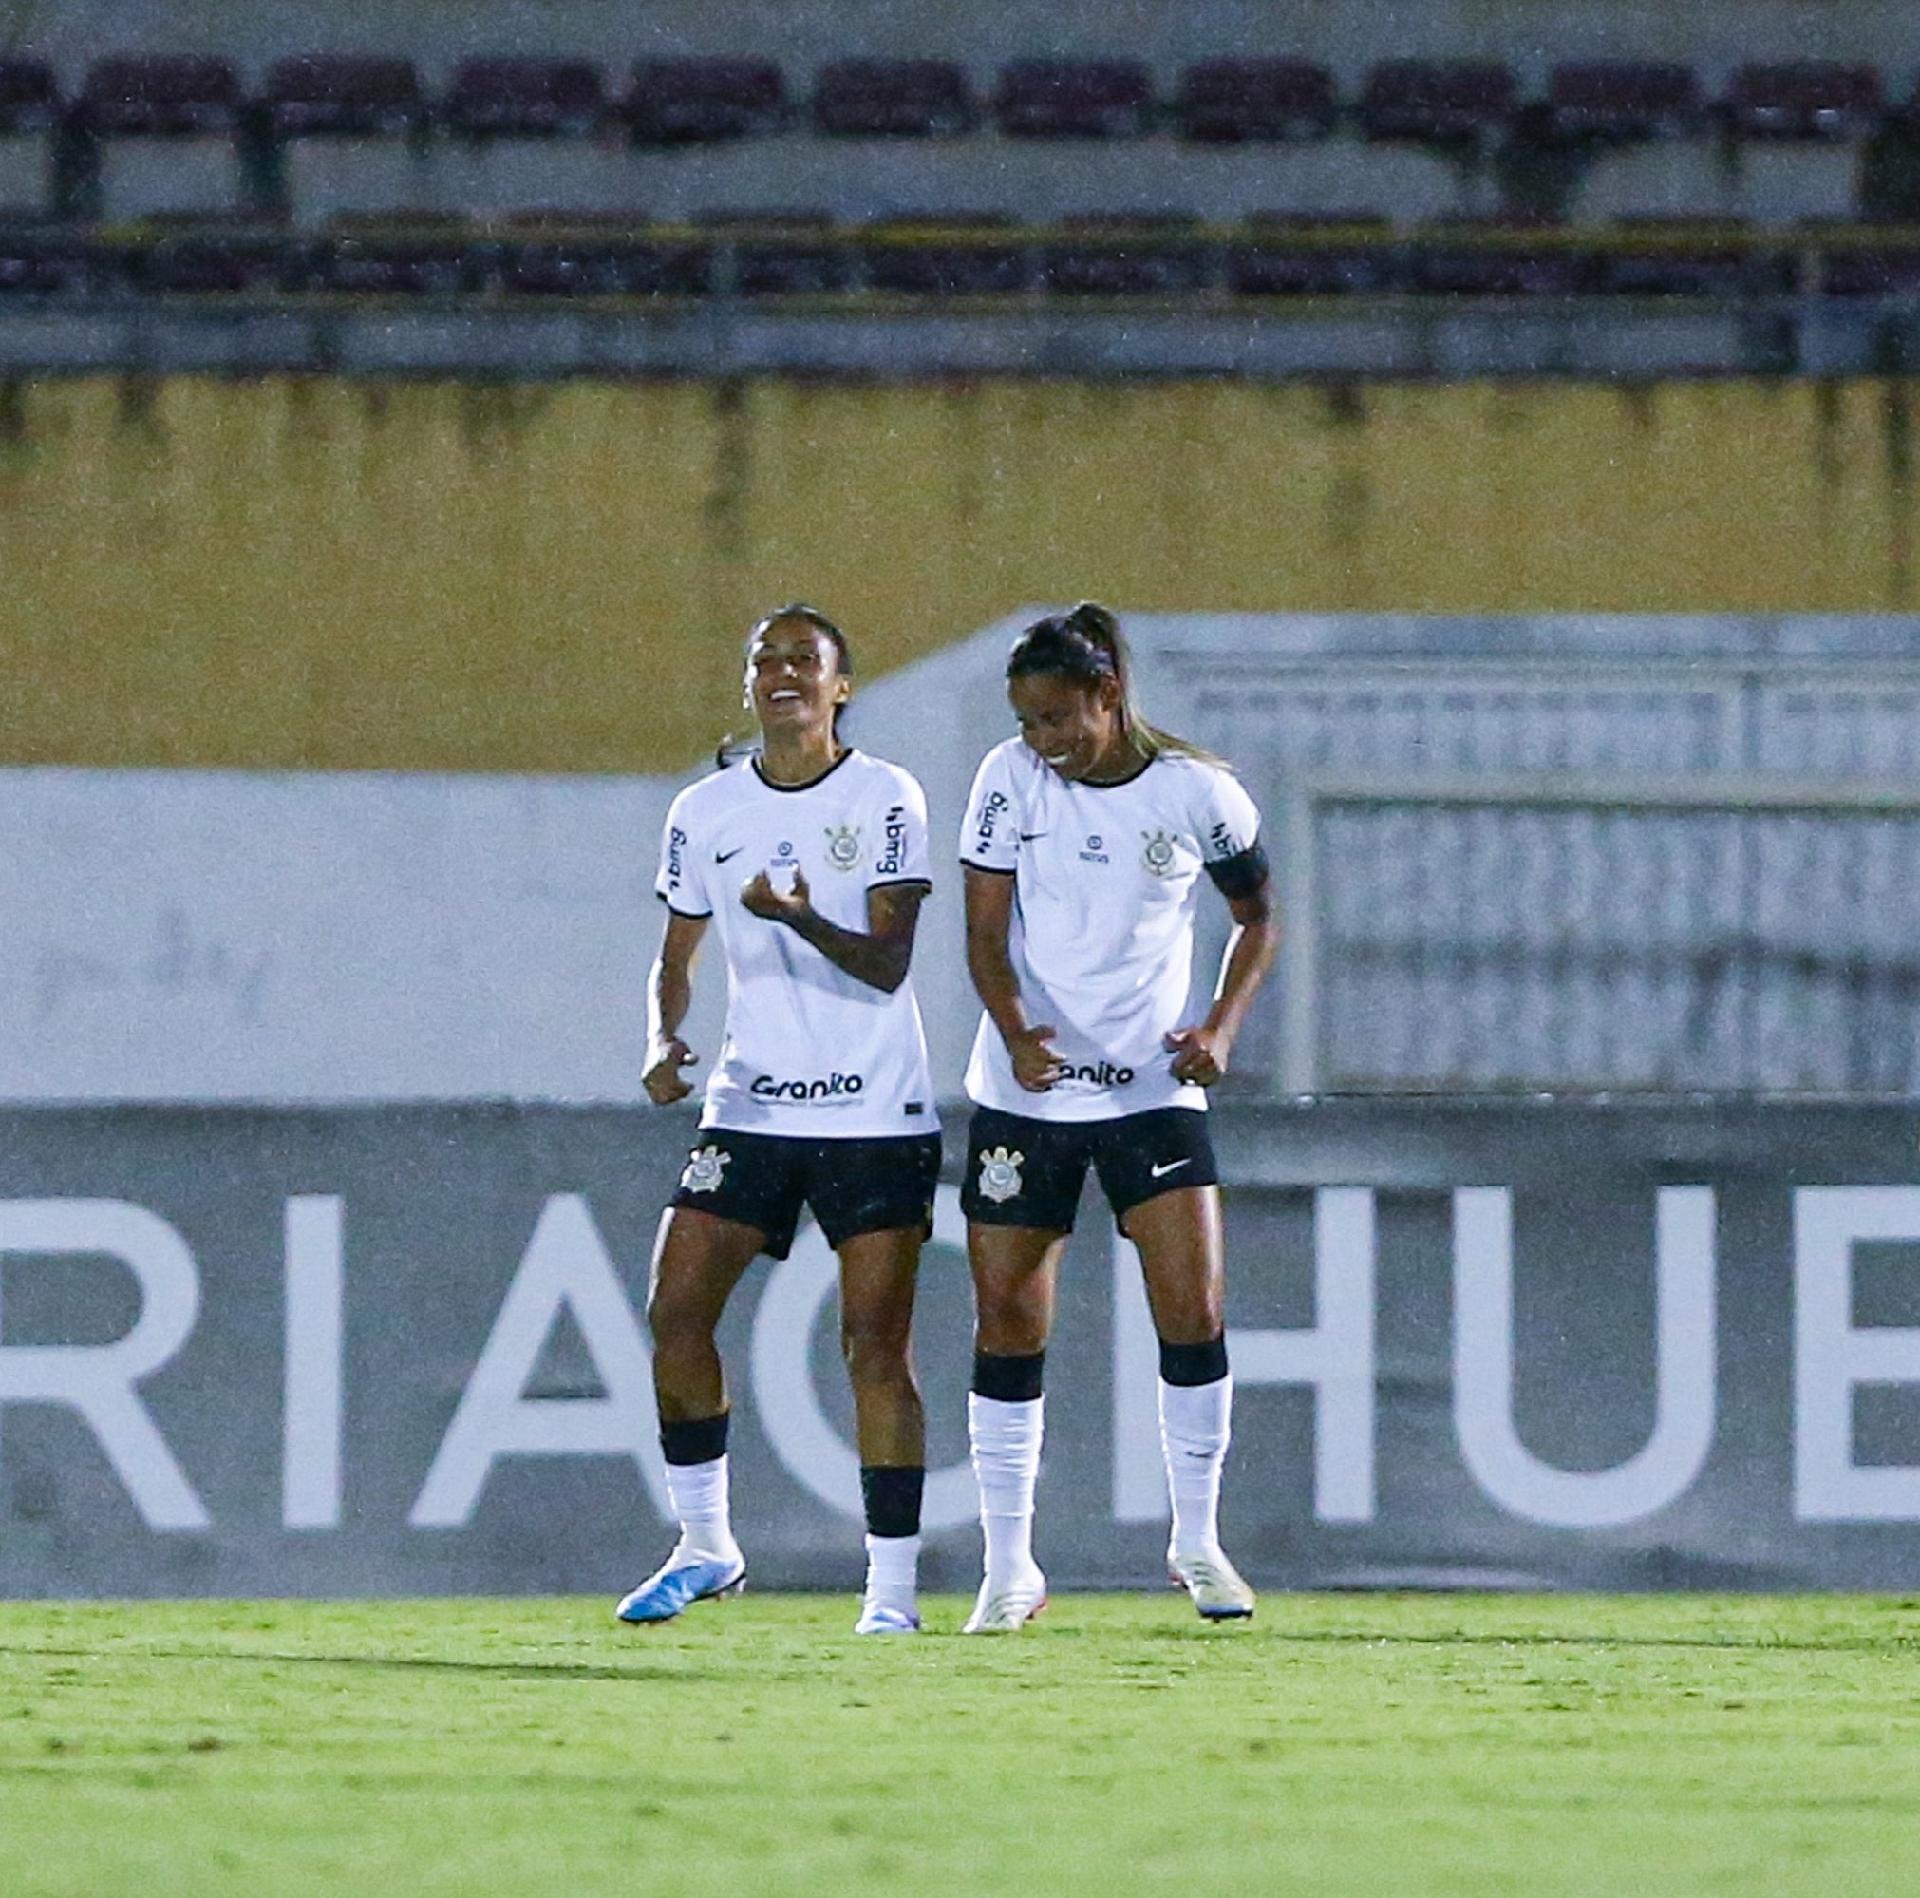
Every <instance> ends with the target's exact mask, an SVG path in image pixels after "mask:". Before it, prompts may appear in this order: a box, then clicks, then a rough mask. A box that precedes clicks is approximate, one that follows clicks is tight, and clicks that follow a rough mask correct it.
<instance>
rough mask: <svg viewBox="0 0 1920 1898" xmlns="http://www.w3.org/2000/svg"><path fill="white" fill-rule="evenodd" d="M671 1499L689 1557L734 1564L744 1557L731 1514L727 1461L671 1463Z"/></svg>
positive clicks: (669, 1495) (683, 1546)
mask: <svg viewBox="0 0 1920 1898" xmlns="http://www.w3.org/2000/svg"><path fill="white" fill-rule="evenodd" d="M667 1497H668V1500H669V1501H670V1502H671V1503H672V1504H673V1513H674V1514H675V1515H676V1516H678V1517H679V1518H680V1547H681V1549H682V1550H683V1551H685V1553H687V1554H688V1555H700V1556H708V1557H710V1558H712V1559H713V1560H715V1561H720V1562H730V1561H732V1560H733V1559H734V1557H736V1556H737V1555H738V1554H739V1553H740V1545H739V1543H737V1542H736V1541H734V1539H733V1524H732V1522H731V1521H730V1520H729V1518H728V1514H727V1459H726V1457H725V1456H724V1455H722V1456H717V1457H714V1458H713V1459H712V1460H711V1461H710V1462H706V1463H669V1464H668V1465H667Z"/></svg>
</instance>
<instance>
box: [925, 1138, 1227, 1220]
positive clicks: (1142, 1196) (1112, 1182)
mask: <svg viewBox="0 0 1920 1898" xmlns="http://www.w3.org/2000/svg"><path fill="white" fill-rule="evenodd" d="M1089 1165H1091V1166H1092V1168H1093V1170H1094V1172H1095V1173H1097V1174H1098V1175H1099V1178H1100V1187H1101V1191H1102V1192H1104V1193H1105V1194H1106V1196H1107V1204H1108V1205H1109V1206H1111V1207H1112V1208H1113V1216H1114V1219H1115V1221H1116V1223H1117V1224H1118V1225H1119V1227H1120V1230H1121V1231H1122V1232H1125V1231H1126V1229H1127V1214H1128V1213H1130V1212H1131V1211H1132V1210H1133V1209H1134V1207H1136V1206H1139V1205H1141V1204H1143V1203H1144V1202H1145V1201H1147V1200H1150V1199H1156V1198H1158V1197H1159V1195H1160V1194H1162V1193H1172V1192H1175V1191H1177V1190H1178V1189H1179V1188H1181V1187H1183V1186H1217V1185H1219V1183H1220V1171H1219V1168H1218V1167H1216V1166H1215V1164H1214V1159H1213V1142H1212V1140H1211V1139H1210V1138H1209V1137H1208V1133H1207V1117H1206V1115H1205V1114H1204V1113H1202V1112H1201V1111H1199V1110H1198V1109H1196V1108H1192V1107H1155V1108H1150V1109H1149V1110H1148V1111H1147V1112H1145V1113H1142V1114H1122V1115H1120V1116H1118V1117H1117V1118H1115V1119H1113V1120H1034V1119H1031V1118H1030V1117H1029V1116H1027V1115H1025V1114H1003V1113H1001V1112H1000V1110H999V1109H998V1108H995V1107H976V1108H975V1109H974V1110H973V1125H972V1127H971V1128H970V1129H969V1131H968V1134H967V1172H966V1177H965V1179H964V1180H962V1182H961V1185H960V1204H961V1206H962V1207H964V1208H965V1210H966V1215H967V1217H968V1218H969V1219H971V1220H976V1221H978V1222H979V1223H980V1224H981V1225H985V1226H1030V1227H1033V1228H1035V1229H1036V1230H1038V1231H1041V1232H1071V1231H1072V1230H1073V1215H1074V1209H1075V1208H1076V1207H1077V1206H1078V1205H1079V1203H1080V1187H1081V1184H1082V1182H1083V1181H1084V1180H1085V1179H1086V1177H1087V1168H1088V1166H1089Z"/></svg>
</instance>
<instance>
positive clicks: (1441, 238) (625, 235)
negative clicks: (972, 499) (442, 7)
mask: <svg viewBox="0 0 1920 1898" xmlns="http://www.w3.org/2000/svg"><path fill="white" fill-rule="evenodd" d="M1916 291H1920V229H1906V230H1900V229H1892V230H1889V229H1883V228H1877V227H1864V226H1853V225H1817V226H1810V227H1807V228H1805V229H1803V230H1800V231H1797V232H1794V233H1791V234H1788V235H1785V236H1783V235H1782V234H1779V233H1765V232H1757V231H1754V230H1752V229H1749V228H1744V227H1741V226H1738V225H1712V224H1699V223H1694V222H1687V221H1680V220H1649V221H1646V222H1643V223H1627V224H1621V225H1618V226H1615V227H1612V228H1609V229H1595V228H1570V227H1566V226H1552V225H1541V226H1529V225H1525V224H1515V223H1513V222H1510V221H1491V220H1472V219H1445V220H1440V221H1437V222H1436V223H1434V224H1432V225H1430V226H1426V227H1423V228H1421V229H1419V230H1418V231H1416V232H1413V233H1411V234H1407V235H1400V234H1396V233H1395V231H1394V229H1393V227H1392V226H1391V225H1389V224H1388V223H1387V221H1386V220H1385V219H1372V220H1369V219H1364V218H1353V219H1334V220H1325V219H1301V218H1289V217H1272V218H1266V219H1260V218H1254V219H1249V220H1247V221H1245V222H1244V223H1242V224H1240V225H1238V226H1234V227H1227V228H1219V227H1209V226H1206V225H1203V224H1201V223H1199V222H1198V221H1197V220H1192V219H1186V220H1179V219H1141V218H1134V217H1126V216H1115V217H1106V218H1086V219H1081V220H1076V221H1074V222H1072V223H1068V224H1062V225H1059V226H1054V227H1046V228H1033V227H1022V226H1019V225H1016V224H1013V223H1011V222H1010V221H1007V220H977V221H975V222H972V223H968V224H954V225H949V226H941V225H929V224H918V223H901V222H888V223H876V224H868V225H864V226H857V227H848V226H836V225H834V224H831V223H830V222H828V221H826V220H824V219H813V218H808V217H805V216H793V217H789V218H787V219H784V220H772V221H769V220H765V219H759V218H754V219H748V220H708V221H706V222H704V223H701V224H695V225H685V226H651V227H650V226H633V225H624V224H620V223H602V224H591V223H589V224H576V223H570V222H566V221H555V220H543V219H518V220H509V221H506V222H504V223H501V224H498V225H492V226H488V225H480V224H476V223H474V222H471V221H469V220H466V219H460V218H446V219H439V220H427V221H415V222H410V223H398V224H396V223H393V222H391V221H388V220H381V219H340V220H337V221H336V222H335V224H334V225H333V226H332V227H331V228H330V229H329V230H327V231H326V232H325V233H323V234H320V235H314V236H302V235H299V234H296V233H293V232H291V231H289V230H287V229H286V228H284V227H274V226H262V225H256V224H247V223H240V222H235V223H231V224H227V225H221V224H207V223H198V222H192V223H183V224H180V225H173V224H170V223H168V222H166V221H161V220H156V221H154V222H151V223H149V224H146V225H143V226H136V227H127V228H121V229H117V230H106V231H103V230H86V229H79V228H74V227H70V226H62V225H58V224H53V223H45V224H40V225H22V224H14V225H0V297H4V298H6V299H14V298H20V297H26V298H70V299H71V298H81V299H84V298H118V297H127V296H139V295H160V296H170V295H186V296H203V297H204V296H221V297H237V298H253V299H273V298H276V297H287V296H308V295H334V296H376V297H421V296H428V297H434V296H444V297H455V296H464V297H474V296H489V295H491V296H502V295H504V296H530V297H555V296H560V297H565V296H608V297H623V298H630V299H631V298H654V297H669V298H701V297H710V296H724V295H734V296H748V297H752V296H846V295H858V294H882V295H897V296H905V297H949V298H951V297H985V298H996V297H998V298H1004V297H1018V296H1031V295H1058V296H1068V297H1072V296H1139V297H1164V296H1170V295H1171V296H1178V295H1185V296H1193V295H1215V296H1219V295H1226V296H1250V297H1251V296H1264V297H1286V296H1337V295H1375V296H1379V295H1429V296H1461V295H1465V296H1551V297H1565V296H1581V295H1587V296H1659V297H1696V298H1697V297H1715V298H1734V299H1737V298H1742V297H1752V296H1779V295H1785V294H1790V293H1796V294H1805V295H1826V296H1841V297H1853V296H1870V295H1887V294H1896V295H1910V294H1913V293H1914V292H1916Z"/></svg>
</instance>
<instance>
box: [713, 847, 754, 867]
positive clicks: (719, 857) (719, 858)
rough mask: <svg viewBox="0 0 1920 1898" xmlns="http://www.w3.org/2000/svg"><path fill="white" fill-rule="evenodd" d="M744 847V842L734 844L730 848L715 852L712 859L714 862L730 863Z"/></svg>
mask: <svg viewBox="0 0 1920 1898" xmlns="http://www.w3.org/2000/svg"><path fill="white" fill-rule="evenodd" d="M744 849H746V845H745V844H735V845H734V847H733V848H732V849H731V850H722V851H718V852H716V853H715V856H714V859H713V860H714V862H715V863H731V862H732V861H733V859H734V858H735V857H737V856H738V855H739V854H740V853H741V851H743V850H744Z"/></svg>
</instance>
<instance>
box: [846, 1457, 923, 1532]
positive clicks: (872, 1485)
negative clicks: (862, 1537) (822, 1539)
mask: <svg viewBox="0 0 1920 1898" xmlns="http://www.w3.org/2000/svg"><path fill="white" fill-rule="evenodd" d="M926 1486H927V1473H926V1471H925V1470H924V1469H922V1468H920V1467H918V1466H917V1465H905V1466H903V1465H893V1464H872V1463H863V1464H861V1466H860V1495H861V1498H862V1499H863V1500H864V1501H865V1503H866V1505H867V1534H868V1535H870V1536H917V1535H918V1534H919V1533H920V1497H921V1493H922V1492H923V1491H924V1490H925V1489H926Z"/></svg>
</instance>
